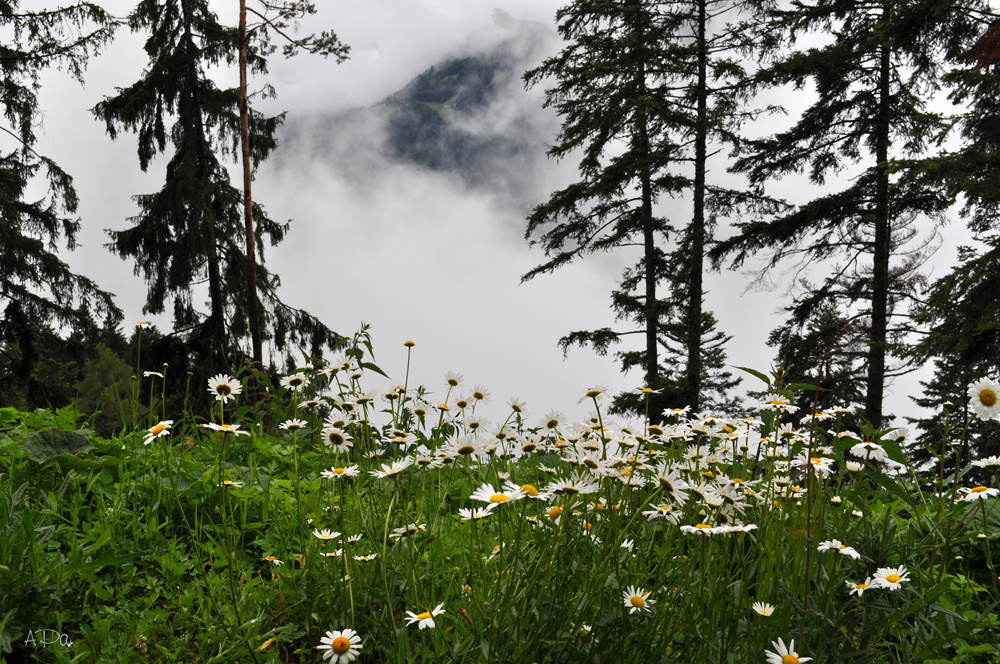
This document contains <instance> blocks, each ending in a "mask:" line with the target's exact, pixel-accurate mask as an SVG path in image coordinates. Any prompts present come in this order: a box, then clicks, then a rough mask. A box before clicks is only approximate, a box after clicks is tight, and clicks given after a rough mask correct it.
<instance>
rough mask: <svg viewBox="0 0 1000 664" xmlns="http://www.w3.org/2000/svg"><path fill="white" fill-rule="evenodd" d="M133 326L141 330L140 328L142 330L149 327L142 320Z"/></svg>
mask: <svg viewBox="0 0 1000 664" xmlns="http://www.w3.org/2000/svg"><path fill="white" fill-rule="evenodd" d="M135 326H136V327H138V328H139V329H142V328H144V327H149V323H147V322H146V321H144V320H137V321H136V322H135Z"/></svg>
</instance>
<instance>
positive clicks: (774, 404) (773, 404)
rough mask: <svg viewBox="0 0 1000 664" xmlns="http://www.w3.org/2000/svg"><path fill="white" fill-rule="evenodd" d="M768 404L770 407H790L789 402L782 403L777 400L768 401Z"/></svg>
mask: <svg viewBox="0 0 1000 664" xmlns="http://www.w3.org/2000/svg"><path fill="white" fill-rule="evenodd" d="M767 403H768V404H769V405H771V406H787V405H788V402H787V401H781V400H779V399H775V400H774V401H768V402H767Z"/></svg>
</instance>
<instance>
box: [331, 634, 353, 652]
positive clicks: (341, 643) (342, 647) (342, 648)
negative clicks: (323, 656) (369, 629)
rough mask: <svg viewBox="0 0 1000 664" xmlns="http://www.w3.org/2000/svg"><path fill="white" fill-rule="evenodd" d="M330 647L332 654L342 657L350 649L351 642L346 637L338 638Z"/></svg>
mask: <svg viewBox="0 0 1000 664" xmlns="http://www.w3.org/2000/svg"><path fill="white" fill-rule="evenodd" d="M331 647H332V648H333V652H335V653H337V654H338V655H343V654H344V653H345V652H347V651H348V650H350V649H351V641H350V639H348V638H346V637H343V636H338V637H337V638H335V639H334V640H333V645H332V646H331Z"/></svg>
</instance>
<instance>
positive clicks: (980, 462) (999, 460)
mask: <svg viewBox="0 0 1000 664" xmlns="http://www.w3.org/2000/svg"><path fill="white" fill-rule="evenodd" d="M972 465H973V466H978V467H980V468H991V467H997V466H1000V457H998V456H988V457H986V458H985V459H977V460H975V461H973V462H972Z"/></svg>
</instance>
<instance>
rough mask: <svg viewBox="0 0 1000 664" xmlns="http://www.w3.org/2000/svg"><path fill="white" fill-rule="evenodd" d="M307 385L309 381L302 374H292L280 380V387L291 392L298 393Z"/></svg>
mask: <svg viewBox="0 0 1000 664" xmlns="http://www.w3.org/2000/svg"><path fill="white" fill-rule="evenodd" d="M308 384H309V379H308V378H306V377H305V376H304V375H303V374H292V375H291V376H285V377H284V378H282V379H281V383H280V385H281V386H282V387H284V388H286V389H289V390H291V391H293V392H299V391H301V390H302V389H303V388H305V387H306V386H307V385H308Z"/></svg>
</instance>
